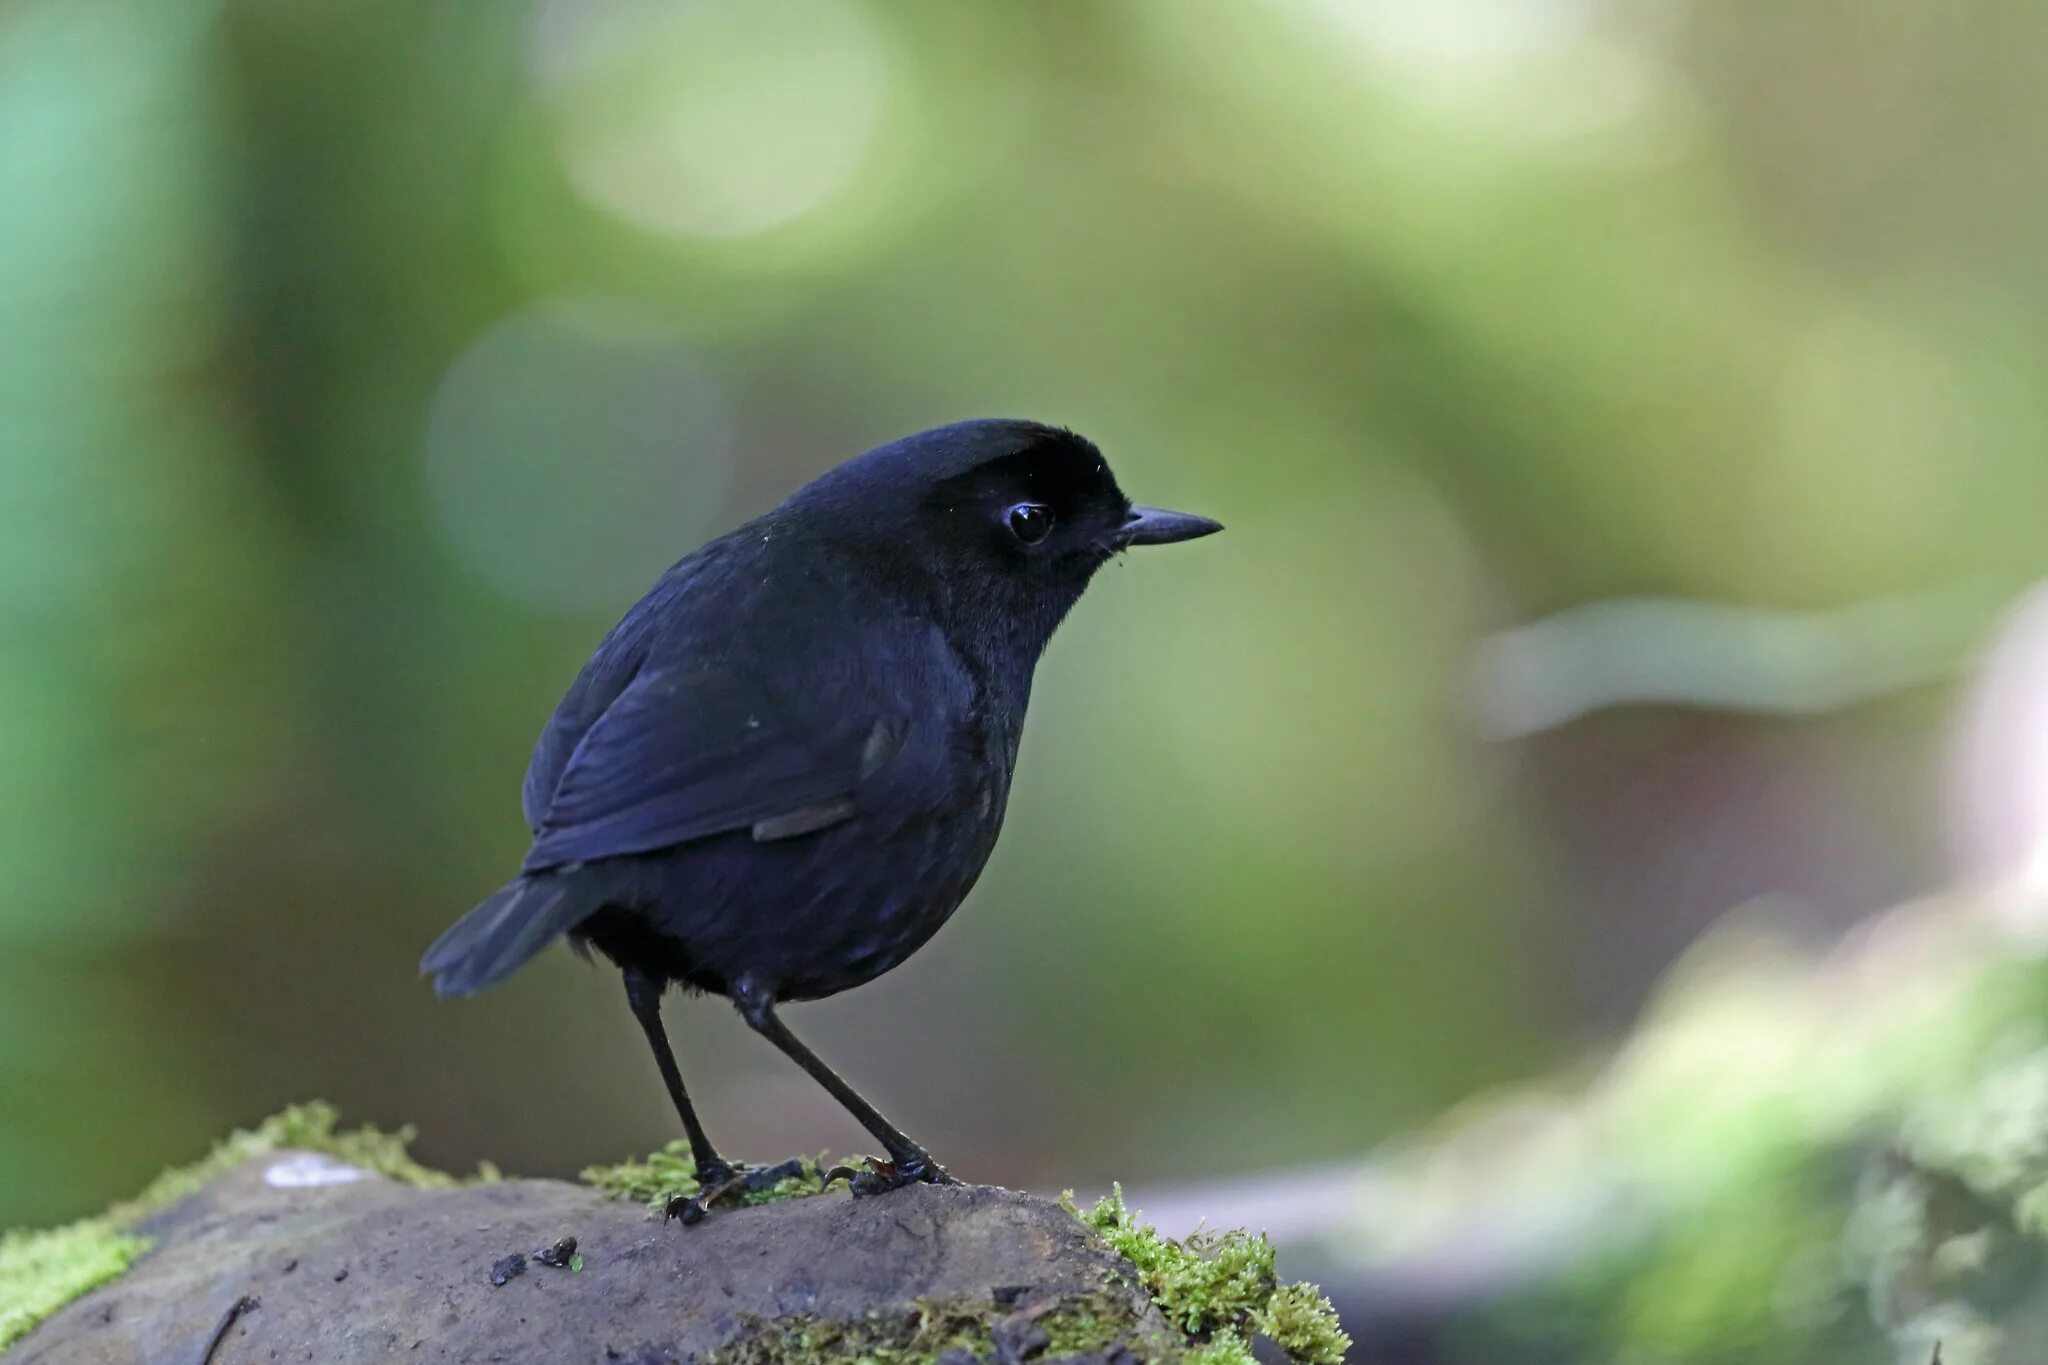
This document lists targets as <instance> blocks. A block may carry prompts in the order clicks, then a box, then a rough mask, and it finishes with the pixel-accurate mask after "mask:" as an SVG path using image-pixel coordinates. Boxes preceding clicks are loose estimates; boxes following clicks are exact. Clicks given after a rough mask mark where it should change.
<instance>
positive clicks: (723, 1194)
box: [661, 1157, 823, 1228]
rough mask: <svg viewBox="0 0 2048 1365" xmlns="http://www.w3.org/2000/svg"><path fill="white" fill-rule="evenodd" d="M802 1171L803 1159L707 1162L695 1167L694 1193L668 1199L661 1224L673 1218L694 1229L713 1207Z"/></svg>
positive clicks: (777, 1183) (770, 1187) (760, 1189)
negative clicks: (772, 1162)
mask: <svg viewBox="0 0 2048 1365" xmlns="http://www.w3.org/2000/svg"><path fill="white" fill-rule="evenodd" d="M804 1170H805V1164H804V1160H803V1158H802V1157H791V1158H790V1159H789V1160H787V1161H782V1162H777V1163H776V1164H775V1165H773V1166H734V1165H731V1164H729V1163H727V1162H723V1161H721V1162H718V1163H716V1164H710V1163H707V1164H705V1165H703V1166H699V1167H698V1168H697V1193H695V1194H687V1195H685V1194H679V1195H677V1196H676V1197H675V1198H673V1199H671V1200H669V1201H668V1203H667V1204H666V1205H664V1206H663V1207H662V1211H661V1221H662V1222H664V1223H666V1222H668V1221H669V1220H670V1219H671V1218H674V1219H678V1220H680V1221H681V1222H682V1225H683V1226H684V1227H686V1228H689V1227H695V1226H696V1225H697V1224H699V1223H701V1222H703V1221H704V1215H706V1214H708V1213H710V1212H711V1210H712V1208H713V1207H715V1206H716V1205H719V1204H729V1203H733V1202H735V1201H737V1200H739V1199H743V1198H745V1197H746V1196H747V1195H750V1194H759V1193H761V1192H762V1191H763V1190H771V1189H774V1188H775V1187H776V1186H777V1185H779V1184H781V1183H782V1182H783V1181H785V1180H788V1179H790V1178H791V1177H792V1176H800V1175H802V1174H803V1173H804ZM819 1188H821V1189H822V1188H823V1186H820V1187H819Z"/></svg>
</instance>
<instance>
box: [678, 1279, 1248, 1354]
mask: <svg viewBox="0 0 2048 1365" xmlns="http://www.w3.org/2000/svg"><path fill="white" fill-rule="evenodd" d="M1006 1320H1014V1321H1015V1322H1016V1327H1015V1330H1018V1331H1028V1330H1029V1329H1030V1328H1031V1327H1036V1328H1037V1329H1038V1330H1040V1331H1042V1332H1044V1333H1045V1335H1046V1345H1045V1348H1044V1350H1043V1352H1042V1353H1041V1355H1040V1356H1039V1358H1040V1359H1043V1360H1047V1361H1053V1360H1058V1359H1059V1358H1061V1357H1063V1356H1070V1355H1080V1354H1086V1353H1089V1352H1094V1351H1102V1350H1105V1349H1107V1348H1108V1347H1110V1346H1112V1345H1115V1344H1116V1343H1118V1342H1120V1341H1121V1342H1123V1343H1125V1344H1126V1345H1131V1346H1134V1347H1135V1346H1137V1345H1139V1344H1140V1343H1141V1338H1142V1333H1141V1330H1140V1328H1139V1325H1138V1323H1137V1320H1136V1318H1135V1316H1134V1314H1133V1313H1132V1311H1131V1304H1130V1301H1129V1299H1128V1298H1127V1297H1125V1296H1123V1295H1120V1294H1117V1293H1114V1292H1103V1293H1097V1294H1084V1295H1069V1296H1067V1297H1064V1298H1061V1299H1059V1300H1056V1301H1055V1302H1053V1303H1051V1304H1048V1305H1043V1306H1041V1307H1038V1308H1034V1309H1032V1310H1030V1311H1028V1312H1025V1313H1021V1314H1020V1313H1018V1312H1017V1311H1016V1310H1015V1309H1014V1308H1011V1307H1009V1306H1006V1305H1004V1304H1000V1303H997V1302H995V1301H994V1300H992V1299H979V1300H970V1299H921V1300H919V1301H918V1302H916V1303H914V1304H912V1305H911V1307H910V1308H909V1309H908V1310H907V1311H905V1312H902V1313H870V1314H868V1315H866V1316H864V1317H861V1318H856V1319H853V1320H851V1321H839V1320H835V1319H830V1318H811V1317H787V1318H772V1319H769V1318H754V1319H749V1320H747V1321H746V1324H745V1326H746V1330H745V1332H744V1333H743V1334H742V1337H741V1339H740V1340H738V1341H735V1342H734V1343H733V1344H732V1345H730V1346H728V1347H725V1348H723V1349H722V1350H719V1351H714V1352H712V1353H711V1354H709V1355H708V1356H706V1357H705V1365H811V1363H813V1362H815V1363H816V1365H825V1362H830V1361H861V1362H872V1363H873V1365H933V1362H935V1361H937V1360H938V1358H939V1357H940V1356H942V1355H944V1354H945V1353H946V1352H947V1351H953V1350H964V1351H967V1352H969V1353H971V1354H973V1355H974V1356H976V1357H978V1358H982V1359H992V1358H995V1357H997V1356H999V1355H1000V1354H1001V1352H1000V1350H999V1349H998V1347H997V1344H996V1337H997V1335H998V1333H999V1332H1001V1331H1003V1330H1005V1328H1004V1323H1005V1321H1006ZM1246 1359H1247V1361H1249V1357H1248V1356H1247V1357H1246ZM1215 1365H1235V1362H1226V1361H1225V1360H1221V1359H1219V1360H1217V1361H1216V1362H1215Z"/></svg>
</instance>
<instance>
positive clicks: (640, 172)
mask: <svg viewBox="0 0 2048 1365" xmlns="http://www.w3.org/2000/svg"><path fill="white" fill-rule="evenodd" d="M576 9H577V10H578V11H580V12H577V13H569V12H564V11H561V8H560V7H559V6H557V7H553V8H552V10H551V11H544V12H543V14H542V16H541V21H540V25H539V27H538V28H537V30H536V33H537V35H538V39H537V40H546V41H548V42H550V43H551V44H552V46H551V47H550V50H549V51H547V52H545V53H537V54H536V56H537V60H538V61H539V63H540V64H541V65H542V66H543V68H544V69H546V68H549V67H553V68H556V69H558V70H560V69H561V68H564V67H566V68H568V70H566V71H563V72H562V77H563V78H562V79H561V81H560V82H559V84H558V87H557V91H556V99H557V107H558V123H557V149H558V152H559V154H560V156H561V158H562V162H563V165H564V169H565V170H566V172H567V174H568V177H569V179H570V181H571V183H572V184H574V185H575V187H576V188H577V190H578V192H579V193H581V194H582V195H583V196H584V197H585V198H586V199H587V200H588V201H589V202H591V203H592V204H594V205H595V206H597V207H598V208H600V209H603V210H604V211H605V212H607V213H610V214H613V215H614V216H616V217H618V218H620V219H622V220H624V221H625V222H627V223H630V224H632V225H633V226H635V227H638V228H640V229H642V230H645V231H648V232H653V233H658V234H661V235H664V236H678V237H691V238H706V239H713V240H729V239H735V238H744V237H751V236H754V235H757V234H759V233H763V232H767V231H769V230H771V229H773V228H778V227H781V226H783V225H785V224H787V223H790V222H793V221H794V220H796V219H798V218H800V217H802V216H804V215H805V214H807V213H809V212H811V211H812V210H814V209H817V208H819V207H821V206H823V205H824V204H826V203H828V202H829V201H831V200H832V199H833V198H834V197H835V196H836V195H838V194H840V193H841V192H842V191H844V190H846V189H847V188H849V187H850V186H851V185H852V183H853V181H854V179H855V177H856V175H857V174H858V172H859V171H860V170H861V168H862V165H863V164H864V162H865V161H866V160H867V158H868V155H869V153H870V151H871V150H872V148H873V144H874V142H875V136H876V133H877V131H878V129H879V128H880V126H881V124H882V120H883V112H884V108H885V105H886V103H887V96H888V93H889V86H890V69H889V62H888V54H887V50H886V48H885V47H884V45H883V43H882V41H881V38H880V36H879V35H878V34H877V33H876V31H875V29H874V26H873V23H872V21H871V20H870V18H869V17H868V15H867V14H866V13H865V11H864V10H863V9H862V8H860V7H859V6H857V5H855V4H852V3H848V2H847V0H806V3H802V4H795V3H788V2H787V0H753V2H752V3H749V4H745V5H705V4H680V5H674V6H662V7H652V6H643V5H634V6H611V7H590V6H579V7H576Z"/></svg>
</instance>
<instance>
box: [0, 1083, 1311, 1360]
mask: <svg viewBox="0 0 2048 1365" xmlns="http://www.w3.org/2000/svg"><path fill="white" fill-rule="evenodd" d="M409 1136H410V1134H408V1133H399V1134H383V1133H378V1132H376V1131H374V1130H371V1129H360V1130H355V1131H351V1132H343V1131H341V1130H340V1129H339V1128H338V1126H337V1122H336V1116H335V1113H334V1111H333V1109H332V1108H331V1107H330V1106H326V1105H322V1104H311V1105H303V1106H299V1107H297V1108H295V1109H292V1110H289V1111H287V1112H286V1113H284V1114H281V1115H278V1116H277V1117H275V1118H272V1119H269V1120H266V1121H265V1122H264V1123H262V1124H260V1125H258V1126H257V1127H255V1128H253V1129H250V1130H247V1131H244V1132H239V1133H236V1134H234V1135H233V1136H231V1137H230V1138H229V1139H227V1140H226V1141H224V1142H223V1143H221V1144H220V1146H218V1147H217V1148H216V1149H215V1150H214V1152H213V1153H212V1154H211V1155H209V1156H208V1157H206V1158H205V1159H203V1160H202V1161H200V1162H198V1163H196V1164H194V1165H192V1166H189V1167H185V1168H182V1169H179V1170H173V1171H167V1172H166V1173H165V1174H164V1175H163V1176H162V1177H160V1178H159V1179H158V1180H157V1181H155V1182H154V1183H153V1184H152V1185H151V1186H150V1188H149V1189H148V1190H147V1191H145V1192H144V1193H143V1194H142V1195H141V1196H139V1197H138V1198H136V1199H134V1200H130V1201H128V1202H127V1203H124V1204H121V1205H117V1206H116V1207H115V1208H113V1209H111V1210H109V1211H108V1212H107V1213H106V1214H104V1215H101V1216H100V1217H98V1218H93V1219H88V1220H85V1221H83V1222H81V1223H77V1224H73V1225H72V1226H70V1227H68V1228H60V1229H56V1230H53V1231H50V1232H42V1233H10V1234H8V1235H7V1236H6V1237H5V1238H4V1239H0V1329H4V1330H0V1347H4V1346H7V1345H8V1343H10V1342H12V1343H16V1344H14V1345H13V1346H12V1348H11V1349H8V1350H6V1351H5V1352H4V1355H0V1365H30V1362H35V1363H36V1365H131V1363H133V1365H140V1363H141V1362H153V1361H158V1360H164V1361H176V1362H191V1361H199V1360H205V1361H209V1362H213V1365H226V1363H227V1362H232V1361H233V1360H236V1359H301V1360H318V1361H321V1362H323V1363H325V1365H347V1363H348V1362H355V1361H389V1360H393V1359H401V1358H402V1359H405V1360H411V1361H468V1360H539V1359H547V1360H556V1359H560V1360H586V1359H587V1360H606V1361H630V1362H633V1363H634V1365H660V1363H661V1362H682V1361H691V1362H703V1365H769V1363H770V1362H782V1361H790V1362H799V1361H801V1362H822V1361H835V1360H861V1361H872V1362H877V1365H883V1363H886V1365H925V1363H926V1362H944V1365H968V1362H989V1363H990V1365H1013V1362H1019V1361H1026V1360H1033V1361H1044V1362H1047V1363H1048V1365H1050V1363H1051V1362H1054V1361H1060V1360H1067V1361H1073V1362H1083V1361H1086V1362H1094V1363H1095V1365H1135V1362H1138V1361H1141V1360H1157V1361H1187V1362H1190V1365H1250V1362H1251V1360H1252V1356H1251V1347H1250V1343H1251V1341H1252V1339H1253V1338H1254V1337H1258V1336H1264V1337H1266V1338H1267V1339H1269V1340H1270V1341H1273V1342H1274V1343H1276V1344H1278V1345H1280V1346H1282V1347H1283V1348H1284V1349H1285V1350H1287V1351H1288V1352H1290V1353H1291V1354H1292V1355H1293V1356H1294V1358H1296V1359H1297V1360H1300V1361H1302V1362H1305V1365H1335V1362H1336V1361H1337V1360H1339V1359H1340V1358H1341V1357H1342V1355H1343V1353H1344V1350H1345V1347H1346V1346H1348V1344H1349V1343H1348V1341H1347V1340H1346V1339H1345V1337H1344V1336H1343V1334H1342V1333H1341V1332H1340V1331H1338V1330H1337V1326H1336V1320H1335V1316H1334V1314H1332V1312H1331V1311H1330V1307H1329V1304H1328V1302H1327V1301H1326V1300H1324V1299H1323V1298H1322V1297H1321V1296H1320V1295H1319V1294H1318V1293H1317V1292H1316V1291H1315V1290H1314V1288H1313V1287H1312V1286H1307V1285H1282V1284H1280V1283H1279V1282H1278V1281H1277V1280H1276V1278H1275V1277H1274V1274H1273V1251H1272V1247H1271V1246H1270V1245H1269V1244H1268V1243H1267V1242H1266V1240H1265V1239H1264V1238H1263V1237H1257V1236H1250V1235H1247V1234H1243V1233H1232V1234H1227V1235H1222V1236H1209V1235H1200V1236H1197V1237H1194V1238H1190V1239H1188V1240H1187V1241H1186V1242H1185V1243H1182V1242H1175V1241H1172V1240H1170V1239H1167V1238H1164V1237H1161V1236H1159V1234H1157V1233H1156V1232H1155V1231H1153V1229H1151V1228H1149V1227H1147V1226H1145V1225H1144V1224H1143V1223H1141V1222H1139V1221H1138V1220H1137V1218H1136V1217H1135V1216H1134V1215H1133V1214H1131V1213H1130V1212H1129V1211H1128V1210H1127V1209H1126V1208H1125V1207H1124V1205H1123V1201H1122V1197H1121V1195H1120V1194H1118V1195H1113V1196H1112V1197H1111V1198H1110V1199H1106V1200H1104V1201H1102V1202H1101V1203H1099V1204H1098V1205H1096V1206H1095V1207H1094V1208H1093V1209H1091V1210H1089V1211H1088V1212H1086V1213H1082V1212H1079V1211H1077V1210H1076V1209H1075V1207H1074V1206H1073V1203H1072V1202H1071V1200H1070V1199H1068V1200H1062V1201H1060V1202H1054V1201H1051V1200H1046V1199H1039V1198H1035V1197H1033V1196H1030V1195H1024V1194H1018V1193H1016V1192H1014V1191H1010V1190H1001V1189H991V1188H982V1187H972V1186H962V1187H948V1188H934V1187H930V1186H913V1187H911V1188H909V1189H905V1190H899V1191H896V1192H894V1193H892V1194H889V1195H886V1196H882V1197H878V1198H868V1199H855V1198H853V1197H851V1196H850V1195H848V1194H847V1193H845V1192H844V1191H843V1190H841V1191H837V1192H833V1193H825V1194H821V1193H819V1185H818V1182H817V1168H816V1166H815V1165H814V1164H813V1165H807V1166H806V1167H805V1169H804V1171H803V1173H802V1174H801V1175H800V1176H797V1177H793V1178H792V1179H790V1180H787V1181H784V1182H783V1183H782V1184H780V1185H778V1186H776V1187H775V1188H774V1189H772V1190H764V1191H761V1192H760V1193H759V1194H758V1195H757V1196H755V1197H754V1199H753V1201H752V1202H751V1203H750V1204H749V1206H746V1207H726V1208H722V1209H720V1210H719V1211H717V1212H716V1213H714V1214H713V1216H712V1217H710V1218H709V1219H707V1220H705V1221H704V1222H703V1223H701V1224H698V1225H696V1226H694V1227H688V1228H685V1227H683V1226H681V1225H680V1224H669V1223H667V1222H665V1221H664V1220H663V1219H661V1218H660V1217H659V1216H658V1210H659V1208H660V1206H661V1204H662V1203H663V1199H662V1195H663V1194H664V1192H666V1193H670V1194H673V1193H688V1192H690V1191H691V1189H692V1188H693V1185H694V1182H693V1181H692V1180H691V1179H690V1177H689V1169H690V1167H691V1166H692V1164H693V1163H691V1162H690V1161H689V1159H688V1153H687V1151H683V1150H680V1149H678V1148H673V1147H672V1148H671V1149H668V1150H664V1151H663V1152H658V1153H656V1154H655V1155H654V1156H652V1157H650V1158H648V1159H646V1160H645V1161H637V1162H628V1163H625V1164H622V1165H619V1166H612V1167H600V1168H593V1169H592V1170H591V1171H589V1172H586V1173H585V1181H586V1183H585V1184H584V1185H568V1184H563V1183H561V1182H557V1181H546V1180H522V1181H501V1180H500V1179H499V1177H498V1175H497V1173H496V1171H494V1170H491V1169H489V1168H486V1169H485V1170H483V1171H481V1172H479V1174H478V1176H477V1177H476V1178H474V1179H473V1180H471V1181H469V1182H466V1183H465V1182H462V1181H457V1180H455V1179H454V1178H452V1177H450V1176H447V1175H445V1174H443V1173H441V1172H438V1171H433V1170H429V1169H427V1168H425V1167H422V1166H420V1165H418V1164H417V1163H416V1162H414V1161H412V1159H411V1158H410V1157H409V1156H408V1155H407V1152H406V1140H407V1138H408V1137H409ZM572 1238H573V1239H574V1241H573V1244H572V1243H570V1242H569V1241H568V1240H567V1239H572ZM544 1249H545V1251H546V1254H545V1255H543V1250H544ZM38 1323H40V1325H36V1324H38Z"/></svg>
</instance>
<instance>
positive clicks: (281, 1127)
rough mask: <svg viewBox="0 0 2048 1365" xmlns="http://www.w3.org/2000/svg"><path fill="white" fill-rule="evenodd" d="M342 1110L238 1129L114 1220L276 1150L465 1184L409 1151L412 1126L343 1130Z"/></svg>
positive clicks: (435, 1185) (408, 1180) (141, 1214)
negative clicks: (392, 1130) (422, 1162)
mask: <svg viewBox="0 0 2048 1365" xmlns="http://www.w3.org/2000/svg"><path fill="white" fill-rule="evenodd" d="M340 1122H341V1115H340V1113H339V1111H337V1110H336V1109H335V1107H334V1106H333V1105H331V1104H328V1103H327V1102H325V1101H324V1100H311V1101H308V1102H307V1103H305V1104H295V1105H293V1106H292V1107H291V1108H289V1109H287V1110H285V1111H284V1112H283V1113H281V1114H273V1115H271V1116H270V1117H269V1118H267V1119H265V1120H263V1122H261V1123H259V1124H257V1125H256V1126H255V1127H254V1128H238V1129H236V1130H235V1131H234V1132H232V1133H230V1134H229V1135H228V1136H227V1137H226V1138H224V1139H222V1140H221V1141H220V1142H218V1143H216V1144H215V1145H214V1148H213V1150H212V1151H211V1152H209V1153H207V1154H206V1155H205V1156H204V1157H202V1158H200V1159H199V1160H198V1161H195V1162H193V1163H192V1164H191V1165H189V1166H176V1167H173V1168H171V1169H170V1170H167V1171H165V1172H164V1173H163V1174H161V1175H159V1176H158V1177H157V1178H156V1179H155V1180H153V1181H151V1182H150V1183H149V1186H148V1188H146V1189H144V1190H143V1192H142V1193H141V1194H139V1195H137V1196H136V1197H135V1198H133V1199H131V1200H129V1201H128V1202H127V1203H125V1204H116V1205H115V1206H114V1207H113V1208H112V1209H109V1210H108V1211H107V1212H108V1216H109V1217H111V1218H113V1219H114V1220H115V1221H116V1222H117V1223H120V1224H122V1225H124V1226H125V1225H127V1224H132V1223H134V1222H137V1221H138V1220H140V1219H143V1218H147V1217H148V1216H149V1215H150V1214H152V1213H155V1212H157V1211H158V1210H159V1209H165V1208H169V1207H170V1206H171V1205H172V1204H175V1203H177V1202H178V1201H179V1200H180V1199H183V1198H185V1197H186V1196H187V1195H190V1194H194V1193H197V1192H198V1191H199V1190H200V1189H201V1188H202V1187H203V1186H205V1185H206V1184H207V1183H208V1182H209V1181H212V1180H214V1179H216V1178H218V1177H219V1176H222V1175H225V1174H226V1173H227V1172H229V1171H231V1170H233V1169H234V1168H235V1167H237V1166H239V1165H241V1164H242V1163H243V1162H245V1161H247V1160H249V1159H250V1158H251V1157H258V1156H264V1155H267V1154H269V1153H271V1152H283V1151H307V1152H320V1153H323V1154H325V1155H327V1156H331V1157H333V1158H334V1159H335V1160H337V1161H343V1162H346V1163H348V1164H349V1165H351V1166H356V1167H359V1168H361V1169H363V1170H366V1171H374V1172H375V1173H376V1174H378V1175H381V1176H384V1177H386V1178H387V1179H391V1180H396V1181H398V1182H400V1183H401V1184H406V1185H411V1186H414V1187H416V1188H418V1189H423V1190H445V1189H453V1188H454V1187H455V1186H457V1185H459V1184H461V1183H462V1182H461V1181H460V1180H458V1179H457V1178H456V1177H454V1176H452V1175H449V1174H448V1173H447V1172H445V1171H437V1170H434V1169H432V1168H431V1167H427V1166H422V1165H420V1163H419V1162H417V1161H414V1160H413V1159H412V1156H411V1154H410V1153H409V1152H408V1151H407V1148H408V1147H409V1146H410V1145H411V1143H412V1140H413V1137H414V1132H413V1129H412V1128H411V1126H410V1125H408V1126H406V1127H404V1128H400V1129H399V1130H398V1131H397V1132H395V1133H385V1132H380V1131H379V1130H377V1129H375V1128H371V1127H369V1126H367V1125H366V1126H364V1127H361V1128H357V1129H354V1130H352V1131H348V1132H343V1131H341V1130H340V1126H339V1125H340ZM498 1178H499V1176H498V1171H497V1168H496V1167H494V1166H491V1165H490V1164H488V1163H486V1164H484V1165H483V1166H481V1167H479V1168H478V1169H477V1174H476V1176H475V1179H477V1180H483V1181H493V1180H497V1179H498Z"/></svg>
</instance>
